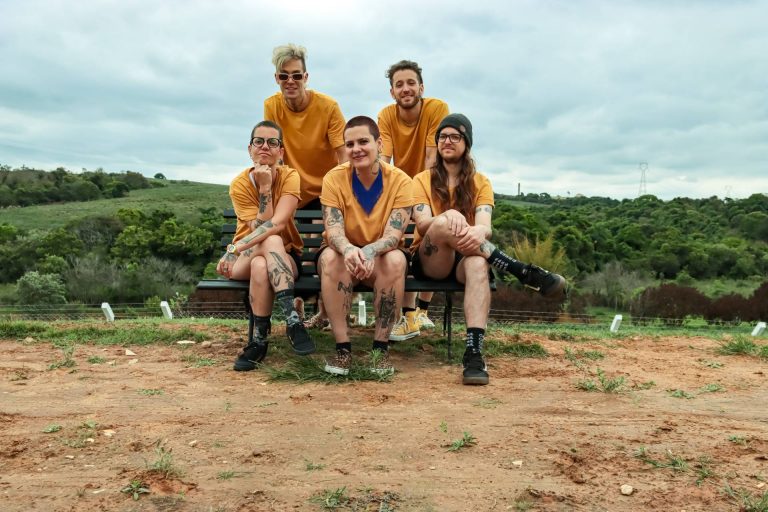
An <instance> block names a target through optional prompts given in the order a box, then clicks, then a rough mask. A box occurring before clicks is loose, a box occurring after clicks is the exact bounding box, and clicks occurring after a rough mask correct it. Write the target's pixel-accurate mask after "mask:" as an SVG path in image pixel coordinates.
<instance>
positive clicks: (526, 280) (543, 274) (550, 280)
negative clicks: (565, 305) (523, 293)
mask: <svg viewBox="0 0 768 512" xmlns="http://www.w3.org/2000/svg"><path fill="white" fill-rule="evenodd" d="M520 282H521V283H523V285H525V286H527V287H528V288H530V289H532V290H535V291H537V292H539V293H540V294H542V295H543V296H545V297H555V296H560V295H562V294H563V290H564V289H565V278H563V276H561V275H559V274H555V273H554V272H549V271H548V270H544V269H543V268H541V267H537V266H536V265H534V264H530V265H528V266H527V267H525V275H524V276H523V277H522V279H520Z"/></svg>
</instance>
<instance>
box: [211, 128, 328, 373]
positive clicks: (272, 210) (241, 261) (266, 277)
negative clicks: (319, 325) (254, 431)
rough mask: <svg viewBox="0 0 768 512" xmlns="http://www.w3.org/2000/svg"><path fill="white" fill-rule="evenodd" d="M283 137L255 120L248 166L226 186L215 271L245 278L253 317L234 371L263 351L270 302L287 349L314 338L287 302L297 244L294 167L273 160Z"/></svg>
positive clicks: (302, 351)
mask: <svg viewBox="0 0 768 512" xmlns="http://www.w3.org/2000/svg"><path fill="white" fill-rule="evenodd" d="M283 140H284V139H283V132H282V130H281V129H280V127H279V126H278V125H277V124H275V123H274V122H272V121H261V122H260V123H258V124H257V125H256V126H255V127H254V128H253V130H252V131H251V139H250V144H248V154H249V155H250V157H251V160H252V161H253V166H252V167H248V168H247V169H245V170H244V171H243V172H241V173H240V174H238V175H237V176H236V177H235V179H234V180H232V184H231V185H230V186H229V196H230V198H231V199H232V205H233V206H234V208H235V214H236V215H237V229H236V231H235V236H234V237H233V239H232V243H231V244H230V245H229V246H228V247H227V252H226V253H224V255H223V256H222V257H221V259H220V260H219V263H218V265H217V267H216V271H217V272H218V273H219V274H220V275H222V276H224V277H226V278H227V279H238V280H245V279H248V280H249V281H250V286H249V289H248V300H249V301H250V306H251V311H252V312H253V315H254V318H255V326H254V327H255V329H254V332H255V334H254V341H253V342H249V343H248V344H247V345H246V346H245V348H244V349H243V351H242V353H241V354H240V355H239V356H238V357H237V359H236V360H235V366H234V368H235V370H237V371H249V370H253V369H254V368H256V361H257V360H258V357H259V354H261V355H262V356H263V354H264V352H265V351H266V346H267V334H268V333H269V331H270V326H271V323H270V318H271V316H272V304H273V302H277V303H278V305H279V306H280V308H281V309H282V311H283V314H284V316H285V323H286V334H287V335H288V339H289V340H290V342H291V346H292V347H293V350H294V351H295V352H296V353H297V354H299V355H307V354H311V353H312V352H314V351H315V342H314V340H312V338H311V337H310V336H309V333H307V330H306V328H305V327H304V325H303V324H302V322H301V320H300V318H299V315H298V314H297V312H296V310H295V308H294V304H293V299H294V296H293V283H294V281H295V279H296V278H298V276H299V275H300V273H301V250H302V248H303V244H302V241H301V237H300V236H299V232H298V230H297V229H296V225H295V224H294V223H293V216H294V212H295V211H296V205H298V204H299V197H300V178H299V173H298V171H296V170H295V169H292V168H291V167H289V166H287V165H280V163H279V162H280V160H281V159H282V158H283V155H284V153H285V149H284V143H283Z"/></svg>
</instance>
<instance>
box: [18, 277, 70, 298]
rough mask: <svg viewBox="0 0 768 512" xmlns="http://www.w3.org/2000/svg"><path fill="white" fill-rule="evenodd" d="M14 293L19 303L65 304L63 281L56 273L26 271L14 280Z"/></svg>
mask: <svg viewBox="0 0 768 512" xmlns="http://www.w3.org/2000/svg"><path fill="white" fill-rule="evenodd" d="M16 294H17V297H18V301H19V303H20V304H65V303H66V302H67V299H66V297H65V288H64V283H62V282H61V277H60V276H59V275H57V274H41V273H39V272H37V271H34V270H33V271H31V272H27V273H26V274H24V275H23V276H21V277H20V278H19V280H18V281H17V282H16Z"/></svg>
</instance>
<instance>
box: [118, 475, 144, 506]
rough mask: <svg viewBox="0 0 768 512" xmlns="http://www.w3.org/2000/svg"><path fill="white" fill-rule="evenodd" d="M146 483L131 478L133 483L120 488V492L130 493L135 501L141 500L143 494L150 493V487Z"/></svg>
mask: <svg viewBox="0 0 768 512" xmlns="http://www.w3.org/2000/svg"><path fill="white" fill-rule="evenodd" d="M145 485H146V484H145V483H144V482H142V481H141V480H131V483H129V484H128V485H126V486H125V487H123V488H122V489H120V492H122V493H124V494H130V495H131V496H132V497H133V500H134V501H139V497H140V496H141V495H142V494H149V489H148V488H147V487H145Z"/></svg>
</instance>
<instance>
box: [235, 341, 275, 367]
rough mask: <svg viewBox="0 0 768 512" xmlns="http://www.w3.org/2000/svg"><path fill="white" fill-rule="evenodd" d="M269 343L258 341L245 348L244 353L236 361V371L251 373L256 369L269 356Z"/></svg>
mask: <svg viewBox="0 0 768 512" xmlns="http://www.w3.org/2000/svg"><path fill="white" fill-rule="evenodd" d="M268 346H269V343H268V342H267V341H266V340H257V341H254V342H252V343H249V344H247V345H246V346H245V348H244V349H243V351H242V352H241V353H240V355H239V356H237V359H235V371H238V372H249V371H251V370H255V369H256V365H257V364H258V363H260V362H261V361H263V360H264V357H265V356H266V355H267V347H268Z"/></svg>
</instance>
